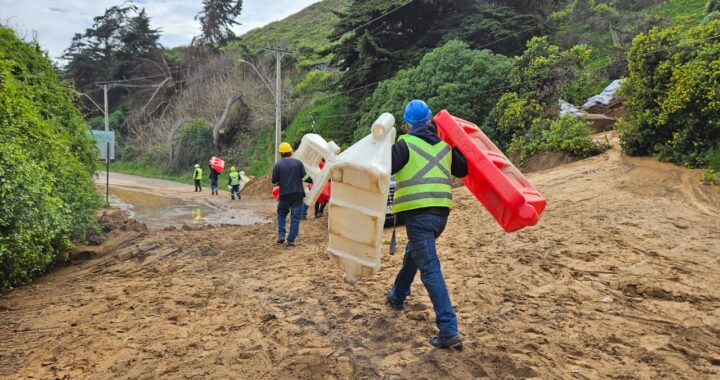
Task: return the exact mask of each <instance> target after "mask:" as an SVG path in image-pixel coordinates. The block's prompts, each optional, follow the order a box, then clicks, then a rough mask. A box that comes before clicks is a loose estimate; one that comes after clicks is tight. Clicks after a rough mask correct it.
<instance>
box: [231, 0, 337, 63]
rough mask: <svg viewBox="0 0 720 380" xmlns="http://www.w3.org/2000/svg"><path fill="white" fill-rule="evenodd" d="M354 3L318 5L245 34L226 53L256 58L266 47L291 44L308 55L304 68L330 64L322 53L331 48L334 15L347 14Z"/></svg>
mask: <svg viewBox="0 0 720 380" xmlns="http://www.w3.org/2000/svg"><path fill="white" fill-rule="evenodd" d="M350 3H351V1H350V0H324V1H321V2H318V3H316V4H313V5H311V6H309V7H307V8H305V9H303V10H302V11H300V12H298V13H295V14H293V15H291V16H289V17H287V18H285V19H283V20H280V21H275V22H272V23H270V24H268V25H265V26H263V27H261V28H257V29H253V30H251V31H249V32H247V33H245V34H243V35H242V36H240V37H239V38H238V39H237V40H235V41H233V42H231V43H229V44H228V47H226V48H225V51H226V52H229V53H241V52H245V53H249V54H251V55H254V54H256V53H257V52H258V51H259V50H260V49H262V48H263V47H265V46H266V45H277V44H278V43H287V44H288V46H290V47H291V48H293V49H295V50H300V51H302V52H303V53H304V54H303V58H302V59H301V60H300V64H301V65H303V66H306V65H312V64H315V63H323V62H329V61H330V57H327V56H323V55H322V54H321V52H322V51H323V50H325V49H327V48H329V47H330V46H331V42H330V41H329V37H330V34H331V33H332V31H333V28H334V27H335V24H336V23H337V21H338V17H337V16H336V15H335V13H333V11H335V12H343V11H345V10H346V9H347V7H348V5H349V4H350Z"/></svg>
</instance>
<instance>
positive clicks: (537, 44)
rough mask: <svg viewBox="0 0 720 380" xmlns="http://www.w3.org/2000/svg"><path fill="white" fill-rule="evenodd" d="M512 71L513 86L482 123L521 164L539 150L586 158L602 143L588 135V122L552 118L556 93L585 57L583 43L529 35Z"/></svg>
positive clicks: (598, 149) (567, 82)
mask: <svg viewBox="0 0 720 380" xmlns="http://www.w3.org/2000/svg"><path fill="white" fill-rule="evenodd" d="M527 47H528V48H527V50H526V51H525V53H523V55H522V56H520V57H517V58H515V62H514V63H513V67H512V70H510V74H509V79H510V85H511V86H512V87H513V88H514V90H515V91H513V92H508V93H505V94H504V95H502V96H501V97H500V99H499V100H498V102H497V104H496V105H495V108H494V109H493V111H492V113H491V114H490V116H489V117H488V118H487V119H486V120H485V123H484V124H483V126H482V128H483V130H484V131H485V132H486V133H488V134H489V135H490V136H491V137H492V138H493V139H494V140H495V143H496V144H497V145H498V147H500V148H501V149H503V150H507V151H508V153H509V154H510V155H513V156H516V157H518V158H519V159H520V163H521V164H523V163H524V162H525V161H526V160H527V159H528V158H529V157H530V156H532V155H533V154H536V153H542V152H564V153H568V154H571V155H573V156H576V157H581V158H584V157H588V156H591V155H594V154H598V153H600V152H602V151H603V150H604V149H605V147H604V146H603V145H600V144H596V143H594V142H593V141H592V139H591V138H590V128H589V126H588V122H587V121H585V120H583V119H578V118H575V117H573V116H566V117H561V118H557V117H555V116H554V115H553V114H554V110H555V109H556V107H557V106H556V104H557V101H558V99H559V97H560V95H561V94H562V93H563V91H565V90H566V89H567V87H568V86H570V84H571V83H572V82H573V80H574V79H575V77H576V75H577V73H578V72H579V71H580V70H581V69H582V68H583V65H584V63H585V62H587V60H588V58H589V56H590V51H589V50H588V49H587V48H586V47H585V46H582V45H580V46H575V47H573V48H571V49H568V50H562V49H560V48H559V47H558V46H555V45H553V44H550V43H549V42H548V40H547V38H545V37H543V38H533V39H531V40H530V41H529V42H528V44H527Z"/></svg>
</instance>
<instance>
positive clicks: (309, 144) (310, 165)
mask: <svg viewBox="0 0 720 380" xmlns="http://www.w3.org/2000/svg"><path fill="white" fill-rule="evenodd" d="M338 153H340V147H338V146H337V144H335V142H333V141H330V142H327V141H325V139H323V138H322V137H321V136H320V135H316V134H312V133H310V134H307V135H305V136H303V138H302V141H301V143H300V146H299V147H298V149H297V151H295V154H293V157H294V158H296V159H298V160H300V161H301V162H302V163H303V165H304V166H305V172H307V174H308V175H309V176H310V178H312V181H313V184H322V185H320V186H316V185H313V190H310V191H307V189H306V190H305V191H306V194H305V204H306V205H308V206H312V205H313V204H314V203H315V201H317V199H318V197H319V196H320V193H321V192H322V190H323V187H324V186H325V183H327V181H328V180H329V179H330V166H332V164H333V163H334V162H335V160H336V159H337V154H338ZM323 159H325V167H324V169H322V170H321V169H320V161H322V160H323Z"/></svg>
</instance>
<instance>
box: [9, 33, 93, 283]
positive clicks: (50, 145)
mask: <svg viewBox="0 0 720 380" xmlns="http://www.w3.org/2000/svg"><path fill="white" fill-rule="evenodd" d="M75 101H76V99H75V97H74V95H73V93H72V92H71V91H70V90H69V89H67V88H65V87H63V86H61V85H60V84H59V82H58V79H57V76H56V73H55V70H54V68H53V65H52V63H51V62H50V60H49V59H48V58H47V56H46V55H45V54H43V53H42V52H41V51H40V49H39V46H38V45H37V44H36V43H25V42H23V41H21V40H20V39H18V38H17V37H16V36H15V34H14V32H13V31H12V30H10V29H8V28H5V27H0V131H2V133H1V134H0V210H2V213H0V288H6V287H10V286H13V285H16V284H19V283H23V282H27V281H29V280H30V279H31V278H32V277H33V276H36V275H38V274H40V273H42V272H44V271H45V270H47V269H48V268H49V266H50V265H52V264H53V263H54V262H56V261H57V260H58V259H59V258H61V257H62V254H63V252H64V251H65V250H66V249H67V248H68V247H69V246H70V244H71V241H72V240H74V239H82V238H84V237H85V236H86V233H87V232H88V229H89V228H94V227H95V220H94V211H95V210H96V209H97V207H99V206H100V204H101V203H100V202H101V201H100V198H99V196H98V195H97V194H96V193H95V191H94V188H93V183H92V176H93V173H94V165H95V160H96V159H97V153H96V151H95V147H94V143H93V141H92V139H91V138H90V137H89V136H88V134H87V131H88V128H87V126H86V125H85V123H84V121H83V117H82V115H81V113H80V112H79V110H78V109H77V107H76V105H75Z"/></svg>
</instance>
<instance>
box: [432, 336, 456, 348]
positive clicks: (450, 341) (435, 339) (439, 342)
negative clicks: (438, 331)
mask: <svg viewBox="0 0 720 380" xmlns="http://www.w3.org/2000/svg"><path fill="white" fill-rule="evenodd" d="M430 344H431V345H433V347H437V348H452V347H458V348H460V347H462V338H461V337H460V334H458V335H455V336H451V337H449V338H441V337H439V336H437V335H433V336H431V337H430Z"/></svg>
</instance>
